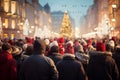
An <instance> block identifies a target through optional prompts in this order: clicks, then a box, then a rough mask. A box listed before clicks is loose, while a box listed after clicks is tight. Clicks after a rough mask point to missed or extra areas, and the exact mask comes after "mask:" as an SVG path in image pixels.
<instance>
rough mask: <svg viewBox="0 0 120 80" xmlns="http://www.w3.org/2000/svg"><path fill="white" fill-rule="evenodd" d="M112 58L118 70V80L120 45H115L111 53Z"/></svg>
mask: <svg viewBox="0 0 120 80" xmlns="http://www.w3.org/2000/svg"><path fill="white" fill-rule="evenodd" d="M113 58H114V59H115V62H116V64H117V67H118V70H119V80H120V46H119V45H118V46H116V49H115V53H114V54H113Z"/></svg>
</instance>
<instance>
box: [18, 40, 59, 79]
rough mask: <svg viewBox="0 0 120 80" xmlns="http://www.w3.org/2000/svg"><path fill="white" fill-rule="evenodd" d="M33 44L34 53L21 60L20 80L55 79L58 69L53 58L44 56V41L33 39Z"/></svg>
mask: <svg viewBox="0 0 120 80" xmlns="http://www.w3.org/2000/svg"><path fill="white" fill-rule="evenodd" d="M33 45H34V53H33V55H31V56H30V57H29V58H27V59H26V60H25V61H24V62H23V64H22V67H21V70H20V76H19V78H20V80H57V79H58V71H57V69H56V66H55V64H54V62H53V60H52V59H50V58H48V57H46V56H44V53H45V43H44V41H43V40H41V39H38V40H35V41H34V44H33Z"/></svg>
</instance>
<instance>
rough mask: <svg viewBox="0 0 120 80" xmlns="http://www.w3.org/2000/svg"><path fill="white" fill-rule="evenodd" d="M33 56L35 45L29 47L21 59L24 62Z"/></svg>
mask: <svg viewBox="0 0 120 80" xmlns="http://www.w3.org/2000/svg"><path fill="white" fill-rule="evenodd" d="M32 54H33V45H28V46H27V48H26V49H24V51H23V52H22V55H21V59H22V60H23V61H24V60H25V59H26V58H28V57H29V56H31V55H32Z"/></svg>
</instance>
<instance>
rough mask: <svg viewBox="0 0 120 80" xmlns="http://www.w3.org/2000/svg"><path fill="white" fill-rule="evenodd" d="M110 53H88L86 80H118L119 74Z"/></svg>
mask: <svg viewBox="0 0 120 80" xmlns="http://www.w3.org/2000/svg"><path fill="white" fill-rule="evenodd" d="M111 55H112V54H111V53H108V52H102V51H92V52H90V60H89V63H88V67H87V75H88V80H119V79H118V78H119V72H118V68H117V65H116V63H115V61H114V59H113V58H112V56H111Z"/></svg>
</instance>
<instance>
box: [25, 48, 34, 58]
mask: <svg viewBox="0 0 120 80" xmlns="http://www.w3.org/2000/svg"><path fill="white" fill-rule="evenodd" d="M25 54H26V55H29V56H30V55H32V54H33V46H27V48H26V50H25Z"/></svg>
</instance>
